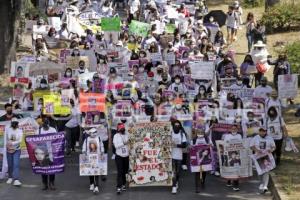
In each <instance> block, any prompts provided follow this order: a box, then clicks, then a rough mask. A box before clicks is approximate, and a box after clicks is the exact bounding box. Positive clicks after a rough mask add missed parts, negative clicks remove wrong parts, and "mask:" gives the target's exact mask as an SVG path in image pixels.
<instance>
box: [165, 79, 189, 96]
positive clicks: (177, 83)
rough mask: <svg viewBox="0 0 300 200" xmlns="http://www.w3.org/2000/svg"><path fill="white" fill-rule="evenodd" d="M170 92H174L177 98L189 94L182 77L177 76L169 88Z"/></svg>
mask: <svg viewBox="0 0 300 200" xmlns="http://www.w3.org/2000/svg"><path fill="white" fill-rule="evenodd" d="M168 90H169V91H173V92H174V93H175V94H176V95H177V96H179V95H182V94H185V93H186V92H187V89H186V86H185V85H184V83H182V82H181V77H180V75H176V76H175V78H174V82H173V83H172V84H171V85H170V86H169V88H168Z"/></svg>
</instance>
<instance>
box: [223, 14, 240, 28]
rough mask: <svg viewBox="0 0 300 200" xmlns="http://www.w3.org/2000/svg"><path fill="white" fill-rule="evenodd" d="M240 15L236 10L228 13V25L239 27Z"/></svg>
mask: <svg viewBox="0 0 300 200" xmlns="http://www.w3.org/2000/svg"><path fill="white" fill-rule="evenodd" d="M237 22H238V16H237V13H236V12H234V11H233V12H232V13H231V14H228V13H227V24H226V25H227V27H230V28H234V29H237Z"/></svg>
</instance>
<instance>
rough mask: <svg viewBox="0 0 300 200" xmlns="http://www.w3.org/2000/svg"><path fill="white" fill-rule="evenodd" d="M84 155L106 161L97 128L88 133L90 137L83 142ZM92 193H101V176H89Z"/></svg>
mask: <svg viewBox="0 0 300 200" xmlns="http://www.w3.org/2000/svg"><path fill="white" fill-rule="evenodd" d="M82 153H85V154H86V155H90V154H96V155H98V156H99V159H100V160H103V159H104V145H103V142H102V140H101V138H100V135H99V134H98V131H97V129H96V128H92V129H90V130H89V131H88V137H86V139H85V140H84V142H83V145H82ZM89 179H90V191H93V193H94V194H97V193H98V192H99V175H93V176H89Z"/></svg>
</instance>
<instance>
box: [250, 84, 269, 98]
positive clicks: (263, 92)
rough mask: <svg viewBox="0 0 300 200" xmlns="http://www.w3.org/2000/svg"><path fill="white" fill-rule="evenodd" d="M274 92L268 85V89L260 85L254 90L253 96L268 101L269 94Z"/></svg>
mask: <svg viewBox="0 0 300 200" xmlns="http://www.w3.org/2000/svg"><path fill="white" fill-rule="evenodd" d="M272 90H273V89H272V87H271V86H269V85H266V87H263V86H261V85H259V86H257V87H256V88H255V89H254V93H253V96H254V97H261V98H264V99H266V98H268V96H267V94H271V92H272Z"/></svg>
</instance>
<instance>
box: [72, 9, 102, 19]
mask: <svg viewBox="0 0 300 200" xmlns="http://www.w3.org/2000/svg"><path fill="white" fill-rule="evenodd" d="M100 18H101V16H100V14H99V13H97V12H95V11H93V10H89V11H85V12H81V13H79V15H78V19H79V20H81V21H86V20H93V19H98V20H99V19H100Z"/></svg>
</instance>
